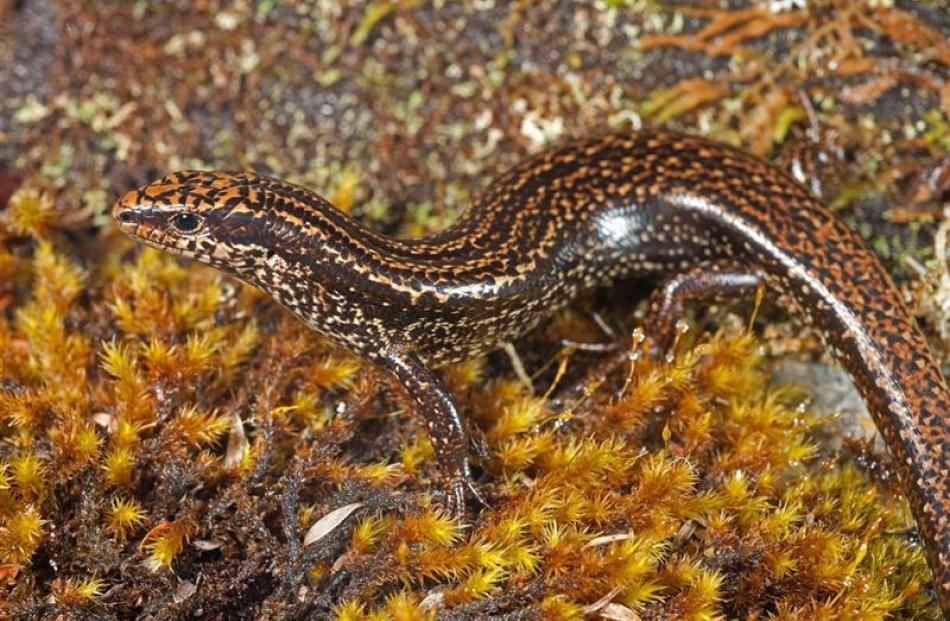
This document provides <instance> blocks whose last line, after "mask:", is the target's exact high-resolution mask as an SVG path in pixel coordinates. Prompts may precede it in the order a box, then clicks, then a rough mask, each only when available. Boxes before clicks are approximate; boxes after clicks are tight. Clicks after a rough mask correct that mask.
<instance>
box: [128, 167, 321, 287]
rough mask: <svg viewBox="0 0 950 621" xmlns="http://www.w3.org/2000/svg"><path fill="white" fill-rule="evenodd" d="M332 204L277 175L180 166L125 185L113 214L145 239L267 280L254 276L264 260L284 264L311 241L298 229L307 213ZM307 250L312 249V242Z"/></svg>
mask: <svg viewBox="0 0 950 621" xmlns="http://www.w3.org/2000/svg"><path fill="white" fill-rule="evenodd" d="M334 211H335V210H334V208H333V206H332V205H330V203H328V202H327V201H325V200H323V199H322V198H320V197H319V196H317V195H315V194H313V193H312V192H310V191H308V190H306V189H304V188H300V187H298V186H294V185H291V184H288V183H285V182H282V181H276V180H272V179H267V178H265V177H258V176H256V175H253V174H249V173H235V174H232V173H223V172H198V171H182V172H177V173H172V174H170V175H167V176H165V177H163V178H161V179H159V180H158V181H155V182H153V183H150V184H149V185H146V186H143V187H141V188H139V189H137V190H133V191H131V192H128V193H127V194H125V195H124V196H122V197H121V198H120V199H119V200H118V201H117V202H116V203H115V205H114V206H113V207H112V217H113V218H114V219H115V221H116V223H117V224H118V226H119V228H120V229H121V230H122V231H123V232H124V233H126V234H127V235H129V236H130V237H132V238H134V239H138V240H140V241H142V242H144V243H146V244H148V245H149V246H153V247H155V248H158V249H160V250H164V251H166V252H171V253H174V254H178V255H181V256H184V257H187V258H190V259H194V260H196V261H200V262H202V263H207V264H209V265H211V266H213V267H216V268H218V269H220V270H222V271H225V272H230V273H233V274H236V275H238V276H240V277H242V278H244V279H245V280H248V281H250V282H252V283H253V284H256V285H258V286H262V287H263V288H267V287H266V284H267V283H264V282H259V281H260V278H261V277H264V276H266V275H267V273H268V267H270V268H273V269H278V268H281V267H285V266H286V264H287V263H289V262H291V260H292V259H291V256H292V255H294V254H299V253H301V252H303V250H302V245H303V244H305V243H307V242H308V241H313V238H312V237H311V236H308V235H301V232H300V231H301V229H302V228H304V220H306V221H307V222H313V220H314V216H318V215H319V214H322V213H332V212H334ZM317 219H318V220H319V218H317ZM311 231H312V229H311ZM307 252H308V254H309V255H310V256H311V257H312V256H314V249H313V248H309V249H308V250H307ZM281 262H283V266H281V265H280V264H281Z"/></svg>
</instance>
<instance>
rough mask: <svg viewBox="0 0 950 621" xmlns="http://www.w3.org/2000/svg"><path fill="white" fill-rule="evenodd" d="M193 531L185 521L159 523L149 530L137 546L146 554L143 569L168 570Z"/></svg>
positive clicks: (190, 525)
mask: <svg viewBox="0 0 950 621" xmlns="http://www.w3.org/2000/svg"><path fill="white" fill-rule="evenodd" d="M193 530H194V527H193V525H192V524H191V523H190V522H188V521H187V520H176V521H174V522H168V521H165V522H161V523H160V524H159V525H158V526H156V527H155V528H153V529H152V530H150V531H149V532H148V534H147V535H145V538H144V539H142V543H141V544H140V546H139V547H140V548H144V549H145V551H146V553H147V556H146V558H145V567H147V568H148V569H149V570H150V571H153V572H157V571H160V570H162V569H169V568H170V567H171V566H172V563H173V562H174V561H175V558H176V557H177V556H178V554H179V553H180V552H181V551H182V550H183V549H184V547H185V543H186V542H187V541H188V539H189V538H190V537H191V534H192V532H193Z"/></svg>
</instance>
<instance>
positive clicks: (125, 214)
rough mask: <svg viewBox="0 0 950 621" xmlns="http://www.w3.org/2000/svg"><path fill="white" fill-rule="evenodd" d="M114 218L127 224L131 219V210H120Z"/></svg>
mask: <svg viewBox="0 0 950 621" xmlns="http://www.w3.org/2000/svg"><path fill="white" fill-rule="evenodd" d="M115 217H116V220H118V221H119V222H121V223H123V224H128V223H129V222H131V221H132V212H131V211H120V212H119V213H118V214H116V216H115Z"/></svg>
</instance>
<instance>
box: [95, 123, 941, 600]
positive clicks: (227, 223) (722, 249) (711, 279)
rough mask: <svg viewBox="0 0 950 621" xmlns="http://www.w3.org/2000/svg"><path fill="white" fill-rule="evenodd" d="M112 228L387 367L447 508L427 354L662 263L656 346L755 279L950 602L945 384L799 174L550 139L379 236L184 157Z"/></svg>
mask: <svg viewBox="0 0 950 621" xmlns="http://www.w3.org/2000/svg"><path fill="white" fill-rule="evenodd" d="M113 215H114V217H115V220H116V221H117V223H118V225H119V227H120V228H121V229H122V230H123V231H125V232H126V233H127V234H129V235H131V236H132V237H134V238H138V239H140V240H141V241H143V242H145V243H146V244H149V245H151V246H154V247H156V248H160V249H163V250H167V251H169V252H173V253H176V254H179V255H182V256H185V257H189V258H192V259H196V260H198V261H201V262H204V263H208V264H210V265H212V266H214V267H216V268H218V269H221V270H223V271H225V272H228V273H231V274H234V275H236V276H237V277H239V278H241V279H243V280H245V281H247V282H249V283H251V284H253V285H255V286H257V287H259V288H261V289H262V290H264V291H266V292H267V293H268V294H270V295H271V296H273V298H274V299H276V300H277V301H278V302H279V303H280V304H282V305H283V306H285V307H286V308H288V309H289V310H290V311H291V312H293V313H294V314H295V315H297V316H298V317H299V318H300V319H302V320H303V321H304V322H306V323H307V324H308V325H309V326H311V327H312V328H313V329H314V330H317V331H318V332H320V333H322V334H324V335H326V336H328V337H330V338H331V339H334V340H335V341H337V342H339V343H340V344H342V345H343V346H345V347H347V348H348V349H350V350H352V351H353V352H355V353H357V354H358V355H361V356H363V357H365V358H366V359H368V360H369V361H371V362H372V363H374V364H376V365H378V366H379V367H381V368H383V369H385V370H388V371H389V372H391V373H392V374H393V375H394V376H395V377H396V378H398V380H399V381H400V382H401V383H402V384H403V385H404V386H405V388H406V390H407V391H408V393H409V394H410V395H411V396H412V398H413V399H414V400H415V402H416V404H417V406H418V408H419V410H420V412H421V413H422V415H423V416H424V417H425V420H426V422H427V426H428V429H429V433H430V435H431V438H432V442H433V446H434V448H435V452H436V457H437V459H438V462H439V464H440V466H441V468H442V469H443V472H444V473H445V475H446V478H447V481H448V488H449V489H448V491H449V494H448V498H449V503H450V504H451V505H452V506H453V507H454V508H456V509H458V508H460V507H463V506H464V503H465V497H466V495H467V494H469V493H475V488H474V486H473V483H472V480H471V474H470V466H469V455H468V443H467V438H466V434H465V428H464V425H463V421H462V418H461V416H460V414H459V411H458V408H457V406H456V404H455V402H454V401H453V399H452V397H451V395H450V394H449V393H448V392H447V391H446V389H445V386H444V385H443V383H442V381H441V380H440V378H439V376H438V375H436V374H435V373H434V372H433V368H436V367H438V366H439V365H442V364H445V363H449V362H454V361H461V360H464V359H466V358H470V357H472V356H474V355H476V354H479V353H482V352H485V351H488V350H491V349H494V348H496V347H498V346H499V345H500V344H501V343H503V342H505V341H508V340H511V339H513V338H516V337H518V336H519V335H521V334H523V333H525V332H527V331H528V330H530V329H531V328H532V327H533V326H535V325H536V324H537V323H538V322H539V321H540V320H541V319H542V318H544V317H545V316H547V315H548V314H550V313H551V312H552V311H553V310H554V309H556V308H558V307H560V306H562V305H564V304H566V303H567V302H568V301H570V300H571V299H572V298H573V297H574V296H575V295H576V294H577V293H578V292H579V291H581V290H583V289H586V288H590V287H594V286H598V285H603V284H606V283H610V282H611V281H613V280H615V279H618V278H622V277H625V276H630V275H636V274H660V275H663V276H665V277H666V280H665V281H664V283H663V284H662V285H661V286H660V287H659V289H657V291H656V292H654V294H653V298H652V302H651V305H650V308H651V313H652V319H651V321H650V322H649V324H648V325H650V326H651V330H652V332H653V334H652V336H653V337H654V338H655V339H656V340H657V342H660V343H662V342H664V341H665V340H667V339H668V338H669V336H670V334H671V333H672V329H673V325H674V322H675V320H676V319H677V318H678V317H679V315H680V313H681V311H682V308H683V305H684V304H685V303H688V302H689V301H691V300H699V299H708V298H710V297H722V296H729V297H734V296H737V295H740V294H745V293H749V292H752V291H754V290H756V289H757V288H758V287H765V288H767V289H768V290H771V291H772V292H774V293H775V294H776V295H779V296H781V297H783V298H784V299H786V300H788V303H789V305H790V307H791V308H792V309H793V310H794V311H795V312H796V313H797V314H798V315H799V316H800V317H801V318H802V319H803V320H805V321H806V322H807V323H808V324H810V325H812V326H813V327H814V329H815V330H816V331H817V333H818V334H819V335H820V336H821V337H822V339H823V340H824V342H825V343H826V345H827V346H828V347H829V348H830V349H831V350H832V351H833V352H834V354H835V356H836V357H837V359H838V360H839V361H840V362H841V364H842V365H843V366H844V367H845V368H846V369H847V370H848V371H849V373H850V374H851V377H852V379H853V381H854V383H855V384H856V386H857V387H858V389H859V390H860V392H861V393H862V395H863V397H864V399H865V401H866V402H867V405H868V409H869V410H870V412H871V414H872V416H873V417H874V420H875V422H876V424H877V427H878V429H879V430H880V431H881V433H882V435H883V437H884V440H885V442H886V444H887V447H888V449H889V451H890V453H891V455H892V456H893V459H894V461H895V463H896V464H897V467H898V470H899V472H900V476H901V481H902V484H903V488H904V490H905V493H906V495H907V497H908V498H909V499H910V503H911V507H912V510H913V513H914V517H915V518H916V521H917V525H918V530H919V532H920V536H921V538H922V540H923V542H924V545H925V548H926V551H927V555H928V559H929V562H930V566H931V568H932V569H933V572H934V577H935V586H936V591H937V594H938V598H939V600H940V604H941V606H942V608H943V610H944V612H945V614H947V613H948V612H950V523H948V520H950V472H948V459H950V419H948V403H950V391H948V388H947V384H946V382H945V380H944V378H943V377H941V375H940V372H939V370H938V369H937V367H936V365H935V364H934V362H933V359H932V357H931V355H930V353H929V350H928V345H927V342H926V340H925V338H924V336H923V335H922V333H921V332H920V330H919V329H918V327H917V326H916V324H915V322H914V320H913V318H912V317H911V315H910V314H909V312H908V310H907V309H906V308H905V306H904V304H903V303H902V302H901V298H900V295H899V292H898V291H897V289H896V288H895V286H894V284H893V283H892V282H891V279H890V278H889V277H888V275H887V273H886V272H885V270H884V269H883V267H882V266H881V264H880V263H879V262H878V260H877V259H876V257H875V255H874V254H873V253H872V252H871V251H870V250H869V249H868V247H867V246H866V245H865V244H864V243H863V241H862V240H861V239H860V238H859V237H858V236H857V235H856V234H855V233H854V232H852V231H851V230H850V229H849V228H848V227H847V226H846V225H845V224H843V223H842V222H841V221H839V220H838V219H837V218H836V217H835V216H834V215H833V214H832V213H831V211H830V210H829V209H828V208H827V207H825V206H824V205H823V204H822V203H821V202H820V201H819V200H818V199H816V198H815V197H813V196H812V195H811V194H810V193H809V192H808V191H807V190H806V189H804V188H803V187H802V186H800V185H799V184H798V183H796V182H795V181H794V180H793V179H792V178H791V177H790V176H788V175H787V174H785V173H784V172H782V171H781V170H779V169H778V168H775V167H774V166H772V165H770V164H768V163H766V162H763V161H761V160H759V159H757V158H755V157H753V156H751V155H748V154H746V153H743V152H741V151H739V150H737V149H734V148H731V147H728V146H725V145H723V144H719V143H717V142H713V141H710V140H707V139H703V138H698V137H693V136H688V135H682V134H677V133H670V132H660V131H648V132H642V133H628V134H608V135H604V136H599V137H596V138H593V139H589V140H585V141H579V142H575V143H573V144H570V145H567V146H564V147H560V148H555V149H550V150H548V151H545V152H543V153H541V154H539V155H537V156H535V157H533V158H531V159H529V160H527V161H526V162H524V163H523V164H521V165H519V166H517V167H515V168H513V169H512V170H510V171H509V172H507V173H506V174H504V175H502V176H501V177H500V178H499V179H498V180H497V181H495V182H494V183H493V184H492V185H491V186H490V187H489V188H488V189H487V191H486V192H485V193H484V195H483V196H482V198H481V200H479V201H478V202H477V203H476V204H475V205H474V206H473V207H472V208H471V209H469V210H468V211H467V212H466V213H465V214H464V215H463V216H462V217H461V218H460V219H459V220H458V221H457V222H456V223H455V224H454V225H452V226H451V227H449V228H447V229H446V230H444V231H442V232H441V233H438V234H435V235H431V236H427V237H423V238H418V239H410V240H403V239H393V238H390V237H385V236H382V235H379V234H376V233H374V232H372V231H371V230H369V229H368V228H366V227H364V226H361V225H360V224H359V223H357V222H356V221H354V220H353V219H352V218H350V217H348V216H346V215H345V214H343V213H341V212H339V211H337V210H336V209H334V207H333V206H332V205H331V204H330V203H328V202H327V201H326V200H324V199H323V198H321V197H319V196H317V195H316V194H314V193H313V192H311V191H309V190H307V189H305V188H302V187H298V186H295V185H291V184H289V183H285V182H282V181H278V180H275V179H269V178H264V177H259V176H256V175H253V174H249V173H239V174H231V173H223V172H195V171H184V172H178V173H173V174H170V175H168V176H166V177H164V178H162V179H160V180H159V181H156V182H155V183H152V184H150V185H147V186H145V187H143V188H141V189H138V190H135V191H132V192H129V193H128V194H126V195H124V196H123V197H122V198H121V199H120V200H119V201H118V202H117V203H116V204H115V206H114V208H113Z"/></svg>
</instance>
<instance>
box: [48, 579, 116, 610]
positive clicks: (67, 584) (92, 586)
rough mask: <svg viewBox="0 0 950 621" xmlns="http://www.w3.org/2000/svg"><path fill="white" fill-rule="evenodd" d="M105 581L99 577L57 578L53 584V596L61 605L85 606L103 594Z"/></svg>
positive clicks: (69, 606)
mask: <svg viewBox="0 0 950 621" xmlns="http://www.w3.org/2000/svg"><path fill="white" fill-rule="evenodd" d="M104 588H105V582H103V581H102V580H100V579H98V578H83V579H82V580H77V579H76V578H65V579H63V578H57V579H56V580H54V581H53V584H52V588H51V591H52V597H53V599H54V600H55V601H56V603H57V604H59V605H60V606H64V607H67V608H73V607H77V606H84V605H86V604H88V603H89V602H90V601H91V600H93V599H95V598H96V597H99V596H100V595H102V591H103V589H104Z"/></svg>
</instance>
